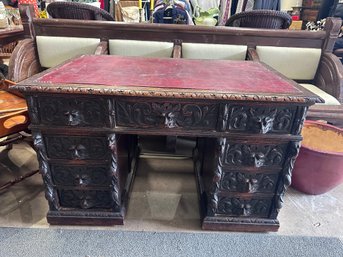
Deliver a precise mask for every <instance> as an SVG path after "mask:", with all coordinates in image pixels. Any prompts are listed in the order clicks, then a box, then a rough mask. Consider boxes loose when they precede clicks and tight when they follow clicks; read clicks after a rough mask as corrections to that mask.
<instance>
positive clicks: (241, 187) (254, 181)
mask: <svg viewBox="0 0 343 257" xmlns="http://www.w3.org/2000/svg"><path fill="white" fill-rule="evenodd" d="M278 177H279V174H278V173H276V174H262V173H248V172H223V175H222V178H221V183H220V189H221V190H223V191H228V192H239V193H274V192H275V189H276V184H277V181H278Z"/></svg>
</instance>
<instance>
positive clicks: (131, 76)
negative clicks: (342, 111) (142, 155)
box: [14, 56, 320, 231]
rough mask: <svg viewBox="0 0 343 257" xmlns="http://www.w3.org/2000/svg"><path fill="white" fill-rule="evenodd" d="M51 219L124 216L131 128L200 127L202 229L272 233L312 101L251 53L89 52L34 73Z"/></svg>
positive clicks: (33, 102)
mask: <svg viewBox="0 0 343 257" xmlns="http://www.w3.org/2000/svg"><path fill="white" fill-rule="evenodd" d="M14 88H15V89H18V90H20V91H21V92H22V93H24V94H25V96H26V99H27V102H28V106H29V112H30V118H31V123H32V124H31V129H32V133H33V137H34V144H35V147H36V150H37V153H38V159H39V162H40V170H41V173H42V176H43V180H44V183H45V187H46V198H47V200H48V202H49V207H50V210H49V212H48V214H47V218H48V222H49V223H50V224H96V225H110V224H123V220H124V215H125V209H126V206H127V201H128V194H129V192H130V184H131V182H132V179H133V177H134V171H133V170H134V169H132V168H131V163H132V162H133V160H134V156H135V155H136V153H137V151H136V136H135V135H144V134H150V135H174V136H175V135H182V136H193V137H194V136H196V137H198V140H197V147H196V149H194V168H195V174H196V175H195V177H196V180H197V185H198V193H199V199H200V206H201V216H202V227H203V228H204V229H218V230H237V231H276V230H277V229H278V227H279V222H278V220H277V215H278V212H279V210H280V208H281V206H282V202H283V196H284V194H285V191H286V188H287V187H288V186H289V185H290V182H291V171H292V168H293V164H294V161H295V159H296V156H297V154H298V151H299V145H300V141H301V139H302V137H301V135H300V131H301V128H302V124H303V121H304V119H305V115H306V111H307V108H308V106H310V105H311V104H314V103H315V102H316V101H320V99H317V98H316V97H315V96H314V95H312V94H311V93H309V92H306V91H304V90H303V89H300V88H299V87H298V86H297V84H295V83H294V82H293V81H291V80H287V79H285V78H284V77H282V76H281V75H279V74H276V73H275V72H274V71H272V70H270V69H269V68H267V67H266V66H264V65H263V64H260V63H256V62H248V61H246V62H242V61H221V60H185V59H167V58H166V59H156V58H139V57H118V56H82V57H79V58H77V59H74V60H72V61H69V62H67V63H65V64H63V65H60V66H59V67H56V68H53V69H50V70H47V71H45V72H43V73H40V74H38V75H36V76H33V77H31V78H30V79H27V80H25V81H23V82H21V83H20V84H18V85H17V86H15V87H14Z"/></svg>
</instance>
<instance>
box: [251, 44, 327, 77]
mask: <svg viewBox="0 0 343 257" xmlns="http://www.w3.org/2000/svg"><path fill="white" fill-rule="evenodd" d="M256 51H257V54H258V56H259V58H260V61H261V62H264V63H266V64H267V65H269V66H271V67H272V68H274V69H275V70H277V71H278V72H280V73H282V74H283V75H285V76H286V77H287V78H290V79H295V80H312V79H314V76H315V74H316V72H317V68H318V64H319V60H320V57H321V49H316V48H297V47H275V46H257V47H256Z"/></svg>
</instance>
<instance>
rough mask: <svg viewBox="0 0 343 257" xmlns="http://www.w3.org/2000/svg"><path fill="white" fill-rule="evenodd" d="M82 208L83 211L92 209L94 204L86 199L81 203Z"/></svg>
mask: <svg viewBox="0 0 343 257" xmlns="http://www.w3.org/2000/svg"><path fill="white" fill-rule="evenodd" d="M80 206H81V208H82V209H89V208H91V207H92V204H91V203H90V202H89V201H88V200H87V199H84V200H82V201H81V204H80Z"/></svg>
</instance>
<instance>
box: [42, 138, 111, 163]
mask: <svg viewBox="0 0 343 257" xmlns="http://www.w3.org/2000/svg"><path fill="white" fill-rule="evenodd" d="M45 143H46V149H47V155H48V157H49V158H55V159H69V160H88V159H89V160H103V159H107V158H108V156H109V148H108V143H107V139H106V138H105V137H78V136H70V137H67V136H52V135H48V136H45Z"/></svg>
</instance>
